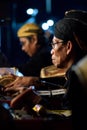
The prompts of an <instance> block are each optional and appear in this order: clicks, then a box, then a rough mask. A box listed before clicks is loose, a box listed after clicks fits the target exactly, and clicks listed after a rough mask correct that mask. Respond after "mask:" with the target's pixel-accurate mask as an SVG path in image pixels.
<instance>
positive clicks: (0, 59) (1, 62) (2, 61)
mask: <svg viewBox="0 0 87 130" xmlns="http://www.w3.org/2000/svg"><path fill="white" fill-rule="evenodd" d="M9 66H10V64H9V62H8V59H7V57H6V56H5V55H4V54H3V53H2V52H1V51H0V67H9Z"/></svg>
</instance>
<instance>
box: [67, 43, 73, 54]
mask: <svg viewBox="0 0 87 130" xmlns="http://www.w3.org/2000/svg"><path fill="white" fill-rule="evenodd" d="M71 50H72V42H71V41H68V42H67V55H68V54H69V53H70V52H71Z"/></svg>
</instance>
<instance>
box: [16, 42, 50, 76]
mask: <svg viewBox="0 0 87 130" xmlns="http://www.w3.org/2000/svg"><path fill="white" fill-rule="evenodd" d="M49 65H52V60H51V54H50V46H48V44H47V45H45V46H44V47H41V48H40V49H39V50H38V52H37V53H36V54H35V55H34V56H33V57H31V58H30V59H29V61H28V62H27V63H25V64H23V65H19V66H17V68H18V69H19V71H20V72H21V73H22V74H23V75H24V76H40V70H41V69H42V68H43V67H46V66H49Z"/></svg>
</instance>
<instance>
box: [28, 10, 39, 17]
mask: <svg viewBox="0 0 87 130" xmlns="http://www.w3.org/2000/svg"><path fill="white" fill-rule="evenodd" d="M26 12H27V14H28V15H31V16H36V15H37V14H38V9H33V8H29V9H27V11H26Z"/></svg>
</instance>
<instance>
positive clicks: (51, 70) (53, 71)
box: [40, 65, 66, 78]
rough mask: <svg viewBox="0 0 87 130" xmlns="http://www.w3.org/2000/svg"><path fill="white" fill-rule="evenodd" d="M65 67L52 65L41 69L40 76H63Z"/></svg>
mask: <svg viewBox="0 0 87 130" xmlns="http://www.w3.org/2000/svg"><path fill="white" fill-rule="evenodd" d="M65 73H66V69H61V68H57V67H55V66H54V65H51V66H47V67H44V68H42V69H41V73H40V78H51V77H65Z"/></svg>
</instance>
